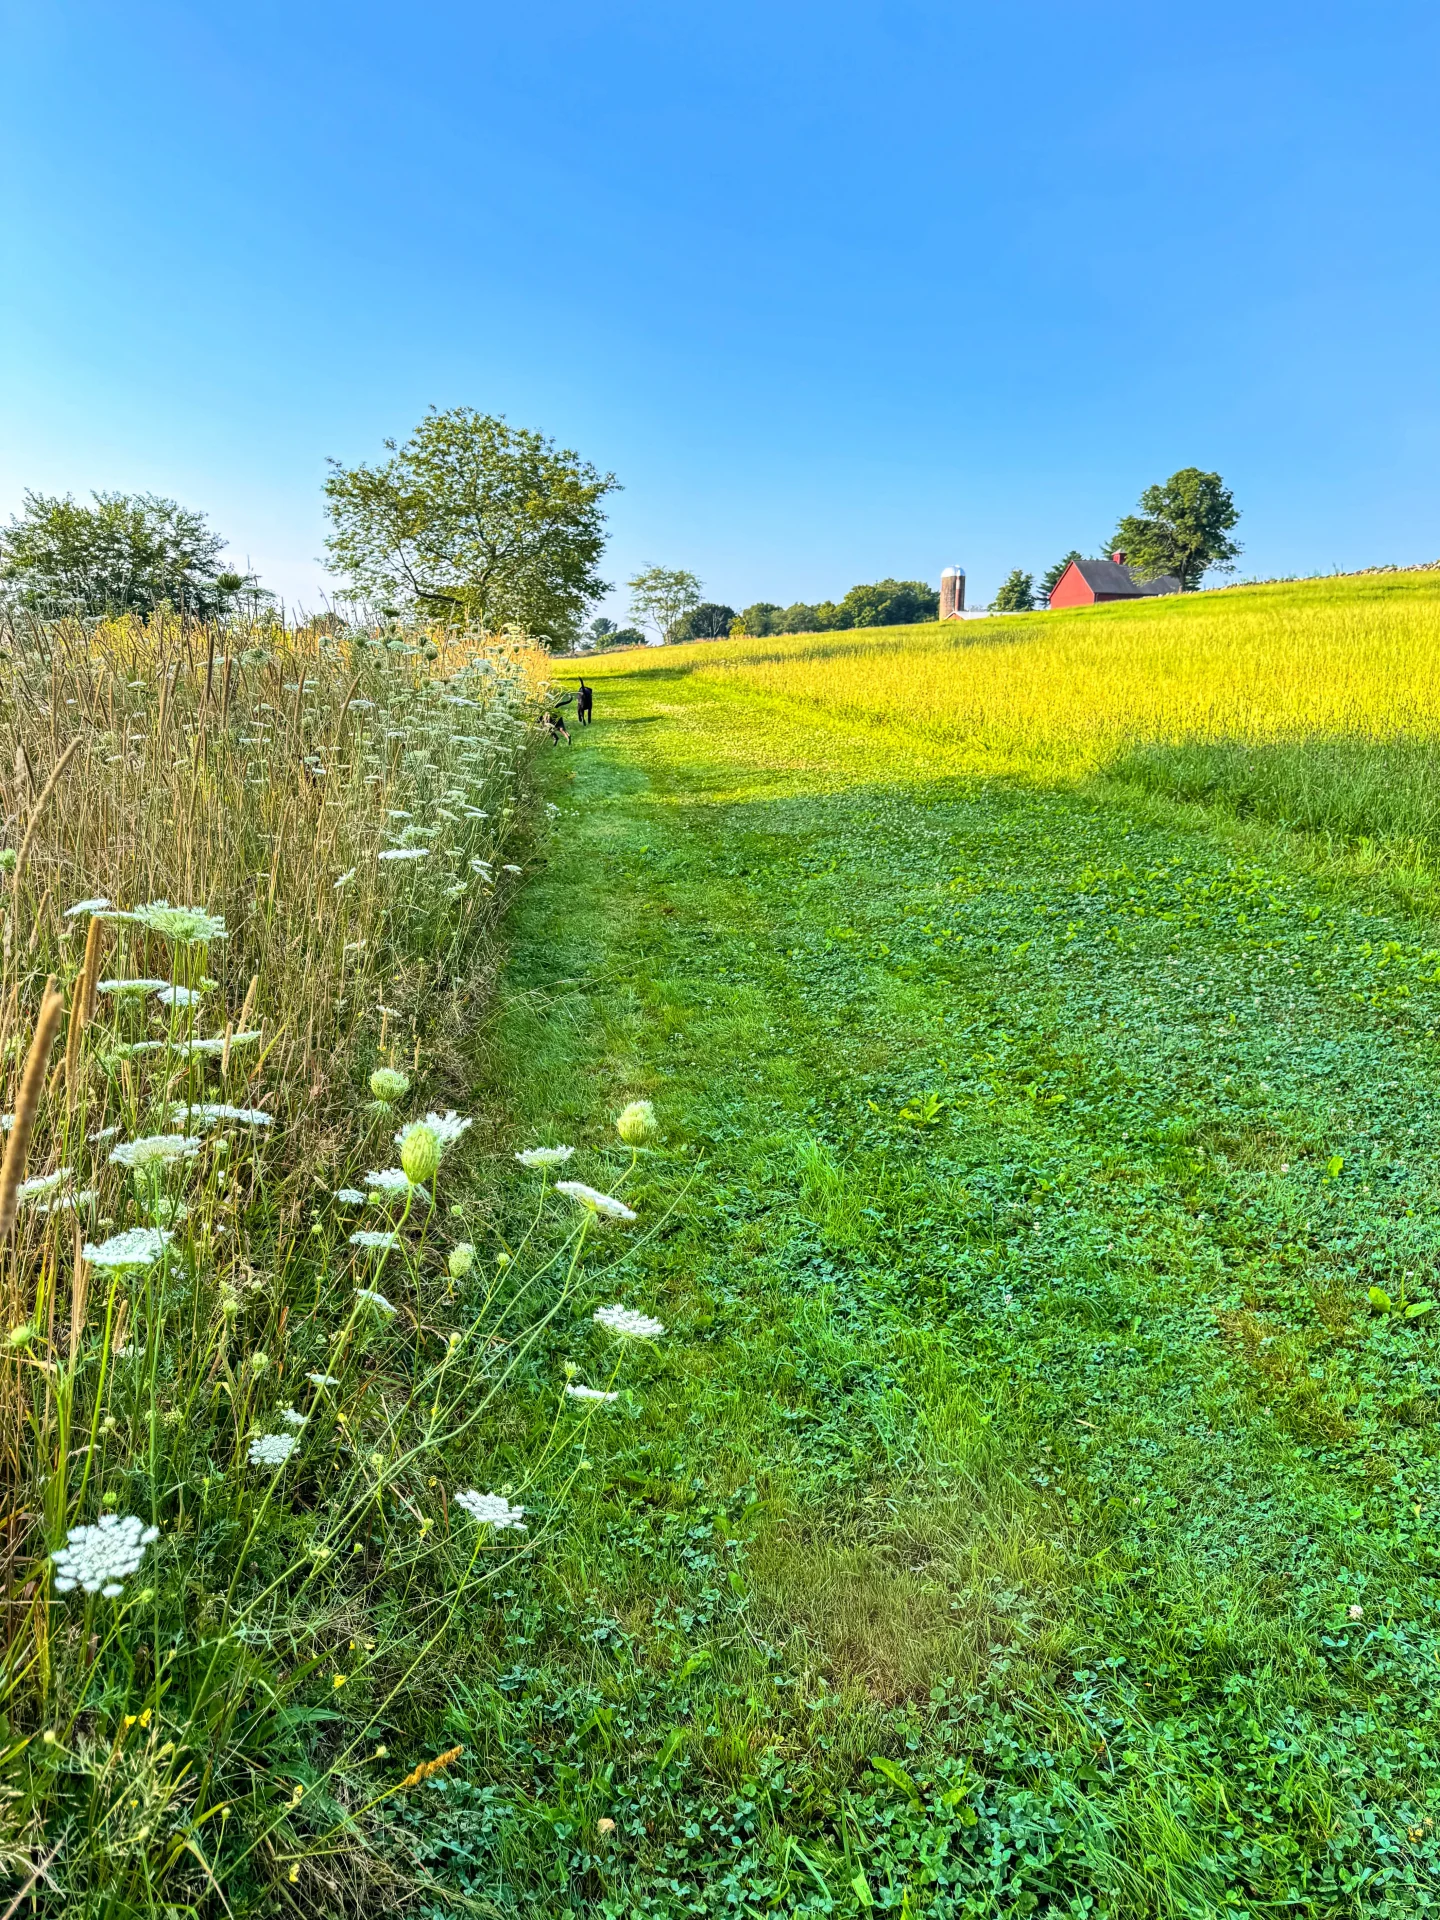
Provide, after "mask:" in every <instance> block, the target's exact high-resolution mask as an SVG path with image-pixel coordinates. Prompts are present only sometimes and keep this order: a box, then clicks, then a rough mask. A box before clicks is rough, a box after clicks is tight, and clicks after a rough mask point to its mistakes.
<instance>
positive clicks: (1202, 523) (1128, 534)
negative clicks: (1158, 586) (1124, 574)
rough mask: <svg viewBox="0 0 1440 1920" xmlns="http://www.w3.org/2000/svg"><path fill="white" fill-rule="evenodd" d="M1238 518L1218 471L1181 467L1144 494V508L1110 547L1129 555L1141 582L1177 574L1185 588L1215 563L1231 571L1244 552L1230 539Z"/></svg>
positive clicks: (1125, 523)
mask: <svg viewBox="0 0 1440 1920" xmlns="http://www.w3.org/2000/svg"><path fill="white" fill-rule="evenodd" d="M1239 518H1240V513H1239V509H1238V508H1237V507H1236V505H1235V502H1234V500H1233V499H1232V498H1231V496H1230V489H1229V488H1228V487H1227V486H1226V485H1225V483H1224V481H1223V480H1222V479H1221V478H1220V476H1219V474H1218V473H1202V472H1201V471H1200V469H1199V468H1198V467H1182V468H1181V469H1180V471H1179V472H1178V473H1172V474H1171V476H1170V478H1169V479H1168V480H1166V481H1164V482H1163V483H1162V484H1161V485H1159V486H1154V487H1147V488H1146V489H1145V491H1144V493H1142V494H1141V496H1140V511H1139V512H1138V513H1131V514H1127V515H1126V516H1125V518H1124V519H1123V520H1122V521H1121V522H1120V524H1119V526H1118V527H1117V528H1116V529H1115V535H1114V538H1113V539H1112V541H1111V543H1110V544H1111V547H1112V548H1114V549H1116V550H1118V551H1122V552H1123V553H1124V554H1125V557H1126V560H1127V563H1128V565H1129V567H1130V570H1131V572H1132V573H1133V574H1134V575H1135V577H1136V579H1137V580H1157V579H1159V577H1160V575H1161V574H1164V573H1173V574H1174V575H1175V576H1176V578H1177V579H1178V580H1179V582H1180V584H1181V586H1182V587H1184V588H1185V590H1186V591H1187V592H1190V591H1193V589H1194V588H1196V587H1198V586H1199V584H1200V582H1201V580H1202V578H1203V577H1204V575H1205V574H1206V573H1207V572H1209V570H1210V569H1211V568H1212V567H1213V568H1215V569H1217V570H1218V571H1219V572H1221V573H1232V572H1233V571H1234V563H1235V560H1236V558H1237V557H1238V555H1239V554H1240V552H1241V548H1240V547H1239V545H1238V544H1237V543H1236V542H1235V541H1234V540H1232V539H1230V537H1229V535H1230V529H1231V528H1232V527H1233V526H1234V525H1235V524H1236V522H1237V521H1238V520H1239Z"/></svg>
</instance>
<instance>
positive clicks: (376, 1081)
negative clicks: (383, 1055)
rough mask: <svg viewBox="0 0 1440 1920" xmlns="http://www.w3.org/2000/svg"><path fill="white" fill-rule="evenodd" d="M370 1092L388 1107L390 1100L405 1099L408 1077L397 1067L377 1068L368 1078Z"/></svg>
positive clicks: (408, 1089)
mask: <svg viewBox="0 0 1440 1920" xmlns="http://www.w3.org/2000/svg"><path fill="white" fill-rule="evenodd" d="M370 1091H371V1093H373V1094H374V1096H375V1098H376V1099H377V1100H383V1101H384V1102H385V1103H386V1105H387V1106H388V1105H389V1103H390V1102H391V1101H392V1100H403V1099H404V1098H405V1095H406V1094H407V1093H408V1092H409V1091H410V1076H409V1074H408V1073H401V1071H400V1069H399V1068H398V1067H377V1068H376V1069H375V1071H374V1072H373V1073H372V1074H371V1076H370Z"/></svg>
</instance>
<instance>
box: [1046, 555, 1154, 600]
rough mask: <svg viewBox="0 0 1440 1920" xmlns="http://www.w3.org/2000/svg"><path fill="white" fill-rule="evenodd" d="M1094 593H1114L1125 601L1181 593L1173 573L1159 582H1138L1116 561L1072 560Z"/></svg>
mask: <svg viewBox="0 0 1440 1920" xmlns="http://www.w3.org/2000/svg"><path fill="white" fill-rule="evenodd" d="M1070 564H1071V565H1072V566H1073V567H1074V569H1075V571H1076V572H1077V573H1078V574H1079V575H1080V578H1081V579H1082V580H1083V581H1084V582H1085V584H1086V586H1087V587H1089V589H1090V591H1091V592H1092V593H1113V594H1118V595H1120V596H1121V597H1122V598H1124V599H1127V600H1129V599H1139V598H1141V597H1142V596H1143V595H1146V594H1152V593H1179V591H1180V582H1179V581H1178V580H1177V579H1176V578H1175V576H1174V574H1173V573H1165V574H1162V575H1161V576H1160V578H1159V579H1158V580H1143V581H1142V580H1137V579H1136V578H1135V576H1134V574H1132V573H1131V571H1130V569H1129V567H1122V566H1121V565H1120V564H1119V562H1118V561H1115V560H1072V561H1071V563H1070Z"/></svg>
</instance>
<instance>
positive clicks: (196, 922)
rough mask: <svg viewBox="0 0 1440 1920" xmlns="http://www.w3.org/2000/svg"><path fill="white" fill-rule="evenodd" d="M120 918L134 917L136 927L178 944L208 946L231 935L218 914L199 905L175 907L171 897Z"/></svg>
mask: <svg viewBox="0 0 1440 1920" xmlns="http://www.w3.org/2000/svg"><path fill="white" fill-rule="evenodd" d="M120 918H121V919H124V920H133V921H134V922H135V923H136V925H137V926H141V927H145V928H147V929H148V930H149V931H150V932H151V933H158V934H160V935H162V936H163V938H165V939H166V940H171V941H173V942H174V943H175V945H176V946H177V947H193V946H205V945H207V944H208V943H209V942H210V941H212V940H228V939H229V937H230V936H229V935H228V934H227V933H226V931H225V922H224V919H223V918H222V917H221V916H220V915H219V914H218V913H206V912H205V911H204V910H203V909H202V908H200V907H172V906H171V905H170V902H169V901H168V900H152V901H151V902H150V904H149V906H146V907H136V908H135V909H134V910H133V911H132V912H130V913H127V914H122V915H121V916H120ZM162 985H163V982H162Z"/></svg>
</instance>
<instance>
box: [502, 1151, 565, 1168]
mask: <svg viewBox="0 0 1440 1920" xmlns="http://www.w3.org/2000/svg"><path fill="white" fill-rule="evenodd" d="M574 1152H575V1149H574V1148H573V1147H526V1149H525V1151H524V1152H523V1153H517V1154H516V1156H515V1158H516V1159H517V1160H518V1161H519V1162H520V1164H521V1166H522V1167H563V1166H564V1164H565V1162H566V1161H567V1160H568V1159H570V1157H571V1156H572V1155H573V1153H574Z"/></svg>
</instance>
